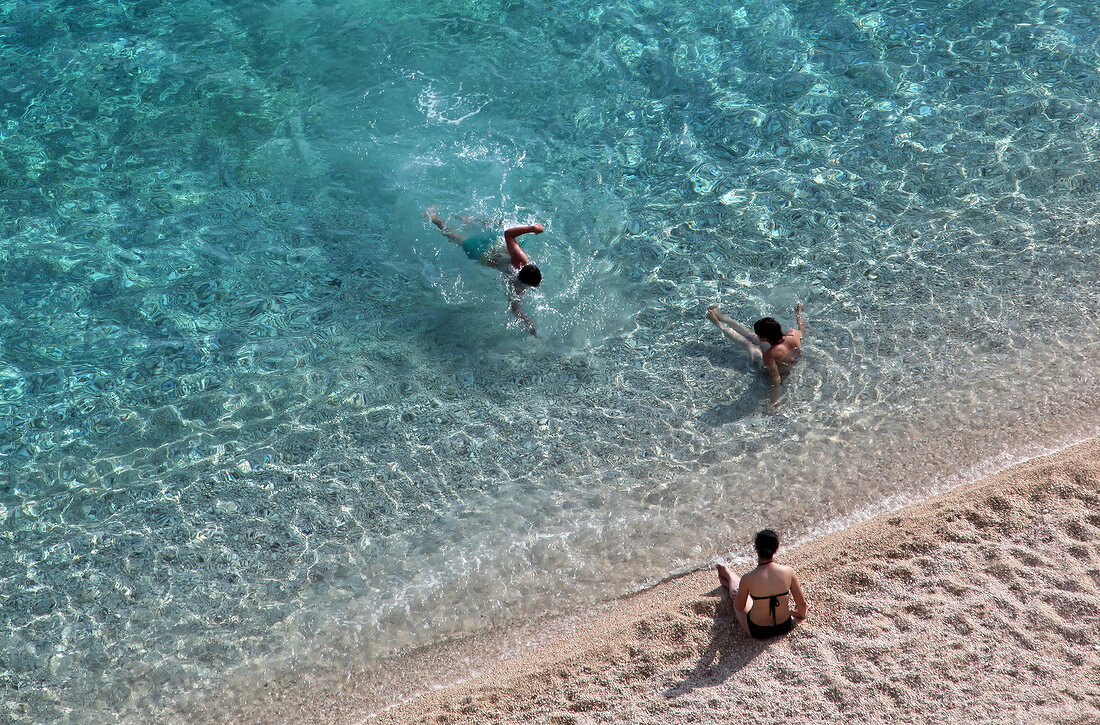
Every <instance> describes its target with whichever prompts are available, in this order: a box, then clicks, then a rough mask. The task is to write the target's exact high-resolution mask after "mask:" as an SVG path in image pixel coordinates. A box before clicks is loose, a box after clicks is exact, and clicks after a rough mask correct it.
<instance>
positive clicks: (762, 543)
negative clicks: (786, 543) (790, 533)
mask: <svg viewBox="0 0 1100 725" xmlns="http://www.w3.org/2000/svg"><path fill="white" fill-rule="evenodd" d="M778 549H779V534H777V533H775V532H774V531H772V530H771V529H764V530H763V531H761V532H760V533H759V534H757V535H756V552H757V553H758V554H760V558H761V559H770V558H772V557H773V556H775V552H776V550H778Z"/></svg>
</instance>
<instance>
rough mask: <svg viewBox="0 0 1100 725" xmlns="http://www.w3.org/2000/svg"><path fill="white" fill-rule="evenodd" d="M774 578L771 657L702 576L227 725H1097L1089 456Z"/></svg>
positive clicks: (880, 528) (1099, 576) (413, 660)
mask: <svg viewBox="0 0 1100 725" xmlns="http://www.w3.org/2000/svg"><path fill="white" fill-rule="evenodd" d="M780 558H781V559H782V560H784V561H786V562H789V563H791V564H793V565H795V566H796V567H797V569H798V571H799V572H800V577H801V579H802V582H803V586H804V588H805V589H806V592H807V596H808V597H809V599H810V603H811V608H812V609H811V616H810V618H809V619H808V620H807V621H806V622H805V623H804V624H803V625H801V626H799V627H797V628H796V629H795V631H794V632H793V633H792V634H791V635H789V636H788V637H786V638H783V639H779V640H774V641H770V642H763V643H761V642H756V641H752V640H750V639H748V638H746V637H745V636H743V635H742V634H740V632H739V630H738V629H737V626H736V623H735V621H734V619H733V615H732V610H731V607H730V604H729V600H728V598H726V597H724V596H723V593H722V590H721V589H720V588H719V587H718V581H717V578H716V577H715V575H714V573H713V572H710V571H704V572H696V573H693V574H690V575H687V576H683V577H680V578H678V579H675V580H672V581H669V582H666V583H663V584H661V585H659V586H657V587H656V588H654V589H652V590H649V591H646V592H643V593H641V594H638V595H636V596H633V597H629V598H627V599H624V600H620V601H617V602H613V603H611V604H609V605H605V606H604V607H601V608H600V610H599V612H597V613H596V614H594V615H591V614H590V615H587V616H584V617H580V618H575V619H573V620H572V621H569V622H565V623H558V624H557V625H553V624H551V625H549V628H546V627H543V628H532V629H529V630H527V631H526V632H519V633H512V634H510V635H508V636H504V637H499V636H498V637H487V638H486V639H485V642H484V643H483V644H482V646H480V647H473V648H471V646H470V642H466V643H464V644H458V645H455V646H454V647H453V648H451V649H448V648H442V649H437V650H434V651H432V652H422V653H414V654H413V655H411V656H410V657H408V658H405V659H404V660H402V662H401V663H400V666H399V667H397V668H396V669H398V670H401V671H397V672H395V671H394V669H395V668H394V667H392V665H393V664H394V663H392V662H391V663H390V665H391V667H390V668H389V669H388V670H386V671H375V672H367V671H364V672H362V673H358V674H356V675H354V676H353V677H351V678H348V679H345V680H344V686H343V687H341V688H337V687H333V686H332V685H331V684H328V685H323V684H321V681H320V680H318V681H317V682H316V683H315V686H314V685H311V684H310V683H309V682H307V681H305V680H308V679H310V678H304V679H303V678H301V677H298V678H284V677H278V678H273V679H272V681H270V682H267V683H264V686H263V689H264V696H262V697H260V698H258V699H257V700H255V701H252V702H251V704H250V705H242V707H241V709H238V710H237V711H236V712H235V713H234V714H233V716H232V719H233V721H235V722H241V721H251V722H271V723H274V722H296V723H303V722H316V723H359V722H370V723H372V724H373V723H378V724H379V725H381V724H383V723H385V724H387V725H388V724H391V723H441V724H442V723H513V722H514V723H547V724H554V725H564V724H567V723H603V722H618V723H654V724H657V723H662V724H664V723H688V722H691V723H710V722H715V723H717V722H730V721H731V720H732V721H738V720H739V721H741V722H750V723H765V722H766V723H776V722H783V723H817V722H822V723H824V722H829V723H833V722H868V723H878V722H882V723H909V722H912V723H927V722H937V723H952V722H960V723H962V722H965V723H984V722H989V723H994V722H996V723H1005V722H1012V723H1015V722H1021V723H1022V722H1031V723H1081V724H1084V723H1096V722H1100V439H1093V440H1091V441H1088V442H1085V443H1082V444H1079V445H1076V446H1074V447H1071V448H1068V449H1065V450H1063V451H1060V452H1058V453H1056V454H1053V455H1050V456H1045V457H1042V458H1037V459H1033V460H1031V461H1028V462H1026V463H1023V464H1020V465H1017V466H1014V467H1013V468H1010V469H1008V470H1006V471H1003V472H1001V473H999V474H997V475H994V476H991V477H990V478H987V479H985V480H982V481H979V482H977V483H974V484H970V485H967V486H964V487H961V488H958V489H955V490H953V491H951V492H949V493H947V494H944V495H941V496H937V497H935V498H932V499H929V500H927V501H924V502H922V503H919V504H916V505H913V506H909V507H907V508H904V509H901V510H898V511H895V512H892V513H888V514H883V515H881V516H878V517H876V518H874V519H871V520H870V521H867V522H865V523H862V524H858V525H855V526H853V527H851V528H849V529H846V530H843V531H840V532H838V533H834V534H830V535H828V536H825V537H823V538H821V539H818V540H816V541H813V542H811V543H808V544H806V545H803V546H800V547H797V548H792V549H789V550H786V551H784V550H782V549H781V550H780ZM532 640H537V641H536V643H535V644H532ZM472 651H478V652H479V655H480V656H473V655H471V654H470V653H471V652H472ZM463 653H465V654H463ZM509 655H511V656H509ZM517 655H518V656H517ZM487 663H495V664H487ZM464 667H466V668H470V669H473V670H475V671H476V672H475V674H472V675H470V674H469V673H468V672H466V673H463V672H462V669H463V668H464ZM429 672H430V674H428V679H429V680H431V679H434V680H435V681H436V682H441V681H447V682H453V681H454V680H455V679H459V678H460V677H461V681H459V682H458V683H457V684H451V685H448V686H446V687H441V688H439V689H436V690H434V691H432V692H430V693H428V694H424V695H419V696H416V697H410V698H409V699H407V700H406V701H404V702H403V703H402V704H400V705H398V706H396V707H393V706H387V704H386V703H384V702H383V701H382V700H381V699H380V695H379V693H381V692H383V691H385V692H388V693H390V697H392V693H393V692H395V691H400V690H401V689H402V684H401V683H402V681H403V680H405V679H407V680H408V682H409V683H411V684H408V685H406V687H407V688H408V690H409V692H410V694H411V693H412V692H413V690H415V688H416V684H415V683H417V682H419V683H421V685H422V684H423V682H424V681H425V679H424V677H423V676H424V675H425V673H429ZM323 679H324V680H327V681H328V682H330V683H331V682H332V680H331V679H330V678H328V677H325V678H323ZM383 708H385V709H383ZM192 714H195V713H194V712H193V713H192ZM223 715H224V713H223Z"/></svg>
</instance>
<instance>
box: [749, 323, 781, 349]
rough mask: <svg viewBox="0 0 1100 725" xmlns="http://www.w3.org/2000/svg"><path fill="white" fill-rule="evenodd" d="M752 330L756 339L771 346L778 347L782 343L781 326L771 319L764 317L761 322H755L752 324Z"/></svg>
mask: <svg viewBox="0 0 1100 725" xmlns="http://www.w3.org/2000/svg"><path fill="white" fill-rule="evenodd" d="M752 329H753V331H754V332H755V333H756V335H757V337H759V338H760V339H761V340H764V341H765V342H769V343H771V344H772V345H778V344H779V343H781V342H783V326H782V325H780V324H779V323H778V322H776V321H775V318H773V317H765V318H764V319H762V320H757V321H756V322H755V323H753V326H752Z"/></svg>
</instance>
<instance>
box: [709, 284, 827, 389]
mask: <svg viewBox="0 0 1100 725" xmlns="http://www.w3.org/2000/svg"><path fill="white" fill-rule="evenodd" d="M794 315H795V319H796V320H797V322H798V329H797V330H787V331H786V332H783V328H782V327H781V326H780V324H779V323H778V322H776V321H775V319H773V318H771V317H765V318H763V319H761V320H757V321H756V323H755V324H753V326H752V327H753V330H749V329H748V328H747V327H745V326H744V325H742V324H741V323H739V322H737V321H736V320H734V319H733V318H731V317H728V316H726V315H724V314H722V311H721V310H719V309H718V305H711V306H710V307H708V308H707V319H708V320H710V321H711V322H713V323H714V324H715V326H716V327H717V328H718V329H719V330H721V331H722V333H723V334H725V336H726V337H728V338H729V339H731V340H733V341H734V342H736V343H738V344H739V345H744V346H745V349H746V350H748V352H749V356H750V357H752V359H753V362H755V363H756V364H757V365H759V366H760V367H762V368H763V369H764V370H765V371H766V372H767V373H768V376H769V377H770V378H771V381H772V387H773V388H776V387H779V379H780V376H781V375H787V374H789V373H790V371H791V366H792V365H794V364H795V363H796V362H798V357H799V355H801V354H802V336H803V335H804V334H805V333H806V322H805V320H803V319H802V303H801V302H799V303H798V304H796V305H795V306H794ZM754 331H755V332H754Z"/></svg>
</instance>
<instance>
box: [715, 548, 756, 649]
mask: <svg viewBox="0 0 1100 725" xmlns="http://www.w3.org/2000/svg"><path fill="white" fill-rule="evenodd" d="M717 569H718V581H720V582H722V586H724V587H725V588H726V590H727V591H728V592H729V595H730V603H731V604H732V605H733V613H734V615H736V616H737V623H738V624H740V625H741V629H742V630H743V631H744V632H745V634H748V633H749V621H748V619H749V610H750V609H752V597H751V596H750V597H749V598H748V600H747V603H746V605H745V609H738V608H737V588H738V587H739V586H740V585H741V577H739V576H737V575H736V574H734V573H733V570H732V569H730V568H729V567H728V566H726V565H725V564H719V565H718V566H717Z"/></svg>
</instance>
